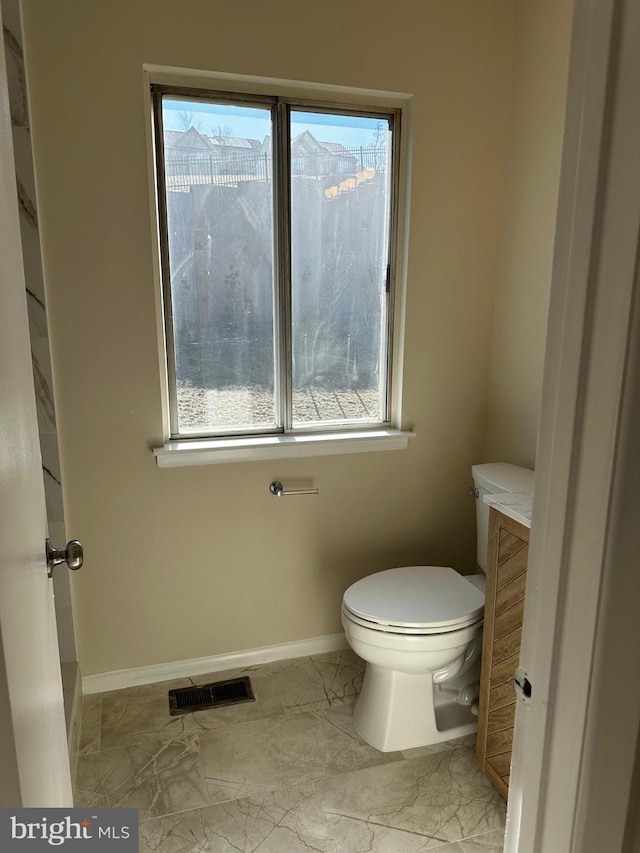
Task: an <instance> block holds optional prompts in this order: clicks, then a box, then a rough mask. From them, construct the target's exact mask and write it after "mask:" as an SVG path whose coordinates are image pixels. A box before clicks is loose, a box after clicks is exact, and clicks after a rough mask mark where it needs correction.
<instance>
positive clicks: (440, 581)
mask: <svg viewBox="0 0 640 853" xmlns="http://www.w3.org/2000/svg"><path fill="white" fill-rule="evenodd" d="M483 611H484V595H483V594H482V592H481V591H480V590H479V589H478V588H477V587H476V586H474V584H473V583H470V582H469V581H468V580H467V579H466V578H464V577H463V576H462V575H460V574H458V572H456V571H455V569H452V568H450V567H448V566H405V567H402V568H397V569H386V570H385V571H382V572H376V574H373V575H369V576H368V577H365V578H362V580H359V581H357V582H356V583H354V584H353V585H352V586H350V587H349V589H348V590H347V591H346V592H345V594H344V598H343V614H344V616H345V618H347V619H349V620H350V621H351V622H354V623H356V624H357V625H362V626H363V627H365V628H369V629H371V630H373V631H382V632H388V633H394V634H420V635H426V634H440V633H445V632H451V631H457V630H459V629H462V628H465V627H467V626H469V625H473V624H474V623H476V622H479V621H481V619H482V616H483Z"/></svg>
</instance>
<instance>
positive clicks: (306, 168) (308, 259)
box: [152, 86, 399, 438]
mask: <svg viewBox="0 0 640 853" xmlns="http://www.w3.org/2000/svg"><path fill="white" fill-rule="evenodd" d="M152 92H153V99H154V117H155V135H156V152H157V175H158V190H159V191H158V198H159V206H160V238H161V252H162V267H163V269H162V273H163V275H162V277H163V293H164V306H165V333H166V344H167V346H166V349H167V372H168V377H169V383H168V385H169V401H170V413H171V434H172V437H174V438H186V437H206V436H209V437H210V436H242V435H262V434H272V433H285V434H286V433H302V432H306V433H313V432H321V431H326V430H336V429H337V430H340V431H342V430H345V429H358V428H360V429H365V428H368V429H371V428H372V427H377V426H381V425H386V424H389V423H390V421H391V413H390V377H391V363H390V362H391V318H392V304H391V303H392V296H393V287H392V282H393V278H394V276H393V260H394V254H395V253H394V251H393V243H394V236H395V226H394V219H395V194H396V185H397V177H396V174H397V147H398V145H397V141H398V135H399V128H398V120H399V117H398V114H397V113H396V112H395V111H389V110H387V111H378V110H377V109H371V108H366V109H356V108H348V109H347V108H345V107H343V106H336V105H327V104H325V103H314V102H311V101H307V102H304V103H301V102H300V101H298V100H296V101H293V100H287V99H283V98H277V97H273V98H267V97H262V96H246V97H245V96H239V95H232V96H231V95H228V94H227V93H224V94H219V93H210V92H201V91H196V90H184V89H176V88H173V87H167V86H153V87H152Z"/></svg>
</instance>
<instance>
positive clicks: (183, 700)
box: [169, 675, 256, 716]
mask: <svg viewBox="0 0 640 853" xmlns="http://www.w3.org/2000/svg"><path fill="white" fill-rule="evenodd" d="M255 701H256V697H255V694H254V692H253V687H252V686H251V679H250V678H249V677H248V676H247V675H245V676H243V677H242V678H230V679H228V680H227V681H214V682H213V683H212V684H199V685H197V686H196V687H181V688H179V689H178V690H170V691H169V713H170V714H171V715H172V716H175V715H176V714H188V713H189V712H190V711H204V710H206V709H207V708H220V707H222V706H223V705H236V704H237V703H238V702H255Z"/></svg>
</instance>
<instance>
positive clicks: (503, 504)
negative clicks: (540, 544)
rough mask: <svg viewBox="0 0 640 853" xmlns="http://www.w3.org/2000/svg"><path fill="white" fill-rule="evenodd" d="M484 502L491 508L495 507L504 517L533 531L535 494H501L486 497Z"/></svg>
mask: <svg viewBox="0 0 640 853" xmlns="http://www.w3.org/2000/svg"><path fill="white" fill-rule="evenodd" d="M483 500H484V502H485V503H486V504H489V506H493V507H495V508H496V509H497V510H499V511H500V512H501V513H503V514H504V515H506V516H508V517H509V518H512V519H513V520H514V521H518V522H520V524H524V526H525V527H528V528H529V529H531V508H532V505H533V492H499V493H498V494H496V495H485V496H484V499H483Z"/></svg>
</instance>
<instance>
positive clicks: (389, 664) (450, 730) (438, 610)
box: [342, 462, 533, 752]
mask: <svg viewBox="0 0 640 853" xmlns="http://www.w3.org/2000/svg"><path fill="white" fill-rule="evenodd" d="M472 473H473V480H474V483H475V496H476V520H477V546H478V547H477V558H478V565H479V566H480V568H481V569H482V571H483V572H484V571H485V569H486V558H487V536H488V527H489V507H488V506H487V505H486V504H485V503H484V502H483V500H482V498H483V495H485V494H496V493H499V492H519V491H531V490H532V489H533V471H530V470H528V469H527V468H519V467H518V466H516V465H508V464H506V463H501V462H500V463H492V464H488V465H474V466H473V468H472ZM484 580H485V577H484V574H477V575H470V576H467V577H464V576H463V575H460V574H458V572H456V571H455V569H452V568H449V567H445V566H405V567H403V568H398V569H387V570H386V571H382V572H377V573H376V574H373V575H369V576H368V577H365V578H362V580H359V581H357V582H356V583H354V584H353V585H352V586H350V587H349V589H348V590H347V591H346V592H345V594H344V597H343V600H342V624H343V626H344V630H345V635H346V638H347V641H348V643H349V645H350V646H351V648H352V649H353V650H354V652H355V653H356V654H357V655H359V656H360V657H361V658H362V659H363V660H365V661H366V664H367V666H366V670H365V676H364V683H363V685H362V692H361V693H360V696H359V698H358V700H357V702H356V705H355V708H354V714H353V716H354V722H355V726H356V729H357V730H358V732H359V734H360V735H361V736H362V737H363V738H364V740H366V741H367V743H370V744H371V745H372V746H374V747H376V749H380V750H382V751H383V752H389V751H391V750H399V749H410V748H411V747H415V746H426V745H427V744H432V743H438V742H439V741H443V740H450V739H451V738H456V737H461V736H462V735H466V734H471V733H472V732H475V731H476V729H477V701H478V695H479V686H480V661H481V657H482V619H483V611H484Z"/></svg>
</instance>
